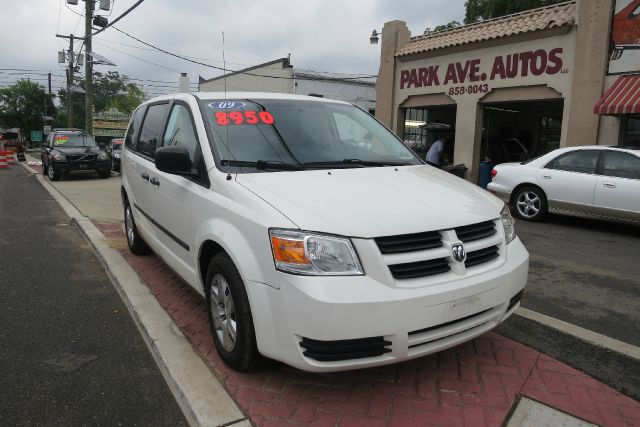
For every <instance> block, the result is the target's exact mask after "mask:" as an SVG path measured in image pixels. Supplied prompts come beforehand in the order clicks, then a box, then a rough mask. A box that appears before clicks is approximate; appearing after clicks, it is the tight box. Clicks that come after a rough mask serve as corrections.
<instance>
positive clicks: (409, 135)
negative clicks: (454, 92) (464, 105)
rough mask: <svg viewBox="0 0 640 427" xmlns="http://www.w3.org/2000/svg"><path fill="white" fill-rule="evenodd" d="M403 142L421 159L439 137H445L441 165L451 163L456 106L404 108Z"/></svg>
mask: <svg viewBox="0 0 640 427" xmlns="http://www.w3.org/2000/svg"><path fill="white" fill-rule="evenodd" d="M404 115H405V120H404V131H403V132H401V133H400V134H401V135H404V142H405V144H407V145H408V146H409V147H410V148H411V149H412V150H413V151H415V152H416V154H417V155H418V156H420V158H421V159H423V160H424V159H425V158H426V156H427V151H429V148H430V147H431V145H432V144H433V143H434V142H435V141H437V140H438V138H440V137H444V138H446V140H447V141H448V142H447V144H445V149H444V152H443V154H442V161H441V163H442V164H443V165H448V164H451V163H453V149H454V141H455V135H456V106H455V105H447V106H437V107H423V108H407V109H405V110H404Z"/></svg>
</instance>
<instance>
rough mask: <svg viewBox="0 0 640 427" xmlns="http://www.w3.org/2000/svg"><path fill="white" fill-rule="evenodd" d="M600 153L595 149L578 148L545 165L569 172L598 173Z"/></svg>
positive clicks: (548, 167)
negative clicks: (597, 166)
mask: <svg viewBox="0 0 640 427" xmlns="http://www.w3.org/2000/svg"><path fill="white" fill-rule="evenodd" d="M598 155H599V153H598V151H595V150H576V151H572V152H570V153H566V154H563V155H561V156H558V157H556V158H555V159H553V160H551V161H550V162H549V163H547V165H546V166H545V167H546V168H547V169H558V170H563V171H568V172H579V173H596V165H597V164H598Z"/></svg>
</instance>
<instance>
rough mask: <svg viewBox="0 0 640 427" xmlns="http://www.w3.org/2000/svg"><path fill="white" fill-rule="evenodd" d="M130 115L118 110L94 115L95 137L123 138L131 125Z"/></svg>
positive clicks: (113, 109) (112, 109)
mask: <svg viewBox="0 0 640 427" xmlns="http://www.w3.org/2000/svg"><path fill="white" fill-rule="evenodd" d="M130 117H131V115H130V114H129V113H122V112H120V111H118V109H117V108H111V109H109V110H108V111H101V112H99V113H93V135H94V136H111V137H113V138H121V137H123V136H124V133H125V131H126V130H127V126H128V125H129V118H130Z"/></svg>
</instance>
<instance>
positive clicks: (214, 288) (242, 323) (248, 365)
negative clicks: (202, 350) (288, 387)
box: [205, 253, 261, 371]
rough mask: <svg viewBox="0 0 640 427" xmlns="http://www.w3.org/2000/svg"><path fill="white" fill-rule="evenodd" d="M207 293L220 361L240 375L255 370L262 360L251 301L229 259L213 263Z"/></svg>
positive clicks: (218, 257) (223, 256)
mask: <svg viewBox="0 0 640 427" xmlns="http://www.w3.org/2000/svg"><path fill="white" fill-rule="evenodd" d="M205 292H206V298H207V312H208V314H209V326H210V328H211V334H212V335H213V341H214V343H215V346H216V349H217V350H218V354H219V355H220V358H221V359H222V360H223V361H224V362H225V363H226V364H227V365H228V366H229V367H231V368H233V369H235V370H238V371H248V370H251V369H254V368H255V367H256V366H257V365H258V364H259V362H260V360H261V357H260V354H259V353H258V347H257V345H256V336H255V330H254V327H253V317H252V316H251V308H250V307H249V298H248V296H247V291H246V289H245V287H244V283H243V282H242V278H241V277H240V273H239V272H238V269H237V268H236V266H235V265H234V264H233V261H232V260H231V258H230V257H229V255H227V254H225V253H220V254H217V255H215V256H214V257H213V259H212V260H211V261H210V262H209V268H208V269H207V277H206V281H205Z"/></svg>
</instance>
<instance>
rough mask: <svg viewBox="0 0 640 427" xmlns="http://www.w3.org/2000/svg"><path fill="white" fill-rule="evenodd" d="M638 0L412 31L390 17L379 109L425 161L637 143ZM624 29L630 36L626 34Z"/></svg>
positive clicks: (470, 165)
mask: <svg viewBox="0 0 640 427" xmlns="http://www.w3.org/2000/svg"><path fill="white" fill-rule="evenodd" d="M639 16H640V0H601V1H590V0H577V1H569V2H565V3H560V4H557V5H553V6H548V7H543V8H539V9H534V10H530V11H526V12H522V13H518V14H514V15H509V16H505V17H501V18H496V19H491V20H486V21H482V22H479V23H475V24H471V25H466V26H462V27H458V28H454V29H450V30H444V31H438V32H427V33H425V34H421V35H418V36H414V37H412V36H411V33H410V31H409V29H408V28H407V26H406V24H405V23H404V22H402V21H391V22H387V23H386V24H385V25H384V28H383V30H382V33H381V58H380V70H379V73H378V80H377V83H376V92H377V97H376V99H377V105H376V116H377V117H378V118H379V119H380V120H381V121H382V122H383V123H385V124H386V125H388V126H389V127H390V128H391V129H393V130H394V131H395V132H396V133H397V134H398V135H399V136H400V137H401V138H403V139H404V140H405V141H406V142H407V143H408V144H409V146H411V147H412V148H414V149H415V150H416V152H417V153H418V154H419V155H421V156H422V157H423V158H424V155H425V153H426V151H427V150H428V147H429V146H430V144H431V143H433V141H434V140H436V139H437V138H445V140H446V141H447V143H446V149H445V154H444V161H445V162H447V163H452V164H464V165H465V166H466V167H467V172H466V177H467V178H468V179H470V180H471V181H474V182H477V180H478V173H479V167H480V162H481V161H482V160H487V159H488V160H491V161H492V162H493V163H501V162H505V161H520V160H524V159H526V158H529V157H533V156H536V155H539V154H542V153H545V152H548V151H550V150H553V149H555V148H558V147H568V146H576V145H591V144H604V145H617V146H627V145H640V75H639V74H640V50H638V48H640V37H639V36H638V35H637V34H633V33H634V32H635V33H637V32H638V30H639V29H640V21H639V20H638V17H639ZM625 37H626V38H625Z"/></svg>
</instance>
